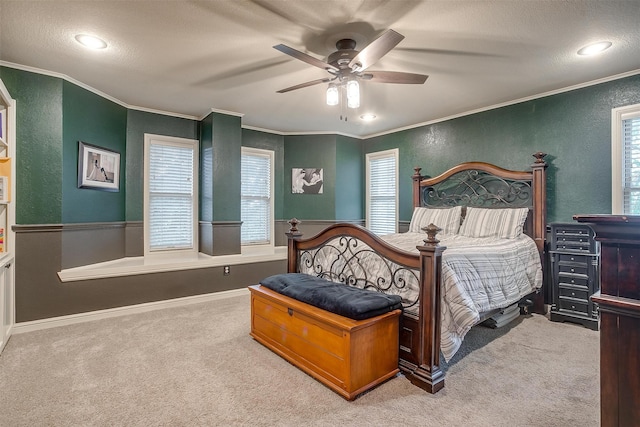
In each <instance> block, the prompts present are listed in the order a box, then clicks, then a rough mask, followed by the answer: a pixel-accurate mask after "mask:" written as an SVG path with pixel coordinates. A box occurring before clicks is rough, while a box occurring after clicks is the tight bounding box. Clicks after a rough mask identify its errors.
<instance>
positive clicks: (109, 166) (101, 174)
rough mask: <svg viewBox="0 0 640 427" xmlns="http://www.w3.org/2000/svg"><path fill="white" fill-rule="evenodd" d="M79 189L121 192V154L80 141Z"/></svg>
mask: <svg viewBox="0 0 640 427" xmlns="http://www.w3.org/2000/svg"><path fill="white" fill-rule="evenodd" d="M78 188H89V189H93V190H102V191H120V153H118V152H117V151H112V150H109V149H106V148H101V147H97V146H95V145H90V144H87V143H85V142H82V141H78Z"/></svg>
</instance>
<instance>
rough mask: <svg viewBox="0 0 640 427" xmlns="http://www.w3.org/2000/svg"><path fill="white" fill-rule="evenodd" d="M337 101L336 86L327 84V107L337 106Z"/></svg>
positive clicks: (338, 96)
mask: <svg viewBox="0 0 640 427" xmlns="http://www.w3.org/2000/svg"><path fill="white" fill-rule="evenodd" d="M339 99H340V94H339V93H338V86H336V85H335V84H334V83H329V87H328V88H327V105H338V101H339Z"/></svg>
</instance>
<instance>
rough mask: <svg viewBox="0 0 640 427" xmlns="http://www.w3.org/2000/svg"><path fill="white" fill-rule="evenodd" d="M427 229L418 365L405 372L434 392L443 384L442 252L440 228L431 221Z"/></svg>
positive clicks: (422, 248) (422, 255)
mask: <svg viewBox="0 0 640 427" xmlns="http://www.w3.org/2000/svg"><path fill="white" fill-rule="evenodd" d="M423 230H424V231H426V233H427V238H426V239H425V240H424V246H418V247H417V248H418V250H419V251H420V265H421V271H422V277H421V278H420V281H421V283H420V286H421V291H420V292H421V300H422V303H421V304H420V308H419V314H418V316H419V322H420V330H421V331H422V333H421V334H420V343H419V344H418V348H417V350H418V354H417V366H416V368H415V369H413V370H412V371H410V372H405V376H406V377H407V378H408V379H409V381H411V383H412V384H414V385H416V386H418V387H420V388H421V389H423V390H426V391H428V392H429V393H436V392H438V391H439V390H440V389H442V388H443V387H444V373H443V372H442V370H440V324H441V322H442V319H441V315H440V313H441V309H440V301H441V296H440V280H441V272H442V271H441V270H442V252H443V251H444V250H445V249H446V247H444V246H439V245H438V243H439V242H440V241H439V240H438V239H436V237H435V236H436V233H438V232H439V231H440V230H441V229H440V228H438V227H437V226H435V225H433V224H429V226H427V227H424V228H423Z"/></svg>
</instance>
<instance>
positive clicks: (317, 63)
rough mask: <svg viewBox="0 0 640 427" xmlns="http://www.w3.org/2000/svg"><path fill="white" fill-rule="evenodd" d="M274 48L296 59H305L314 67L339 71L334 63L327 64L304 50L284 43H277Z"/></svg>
mask: <svg viewBox="0 0 640 427" xmlns="http://www.w3.org/2000/svg"><path fill="white" fill-rule="evenodd" d="M273 48H274V49H276V50H279V51H280V52H282V53H285V54H287V55H289V56H292V57H294V58H296V59H299V60H300V61H304V62H306V63H307V64H311V65H313V66H314V67H318V68H322V69H323V70H327V71H328V70H333V71H338V69H337V68H336V67H334V66H333V65H331V64H327V63H326V62H324V61H321V60H319V59H317V58H314V57H313V56H311V55H307V54H306V53H304V52H300V51H299V50H295V49H294V48H292V47H289V46H286V45H283V44H278V45H275V46H274V47H273Z"/></svg>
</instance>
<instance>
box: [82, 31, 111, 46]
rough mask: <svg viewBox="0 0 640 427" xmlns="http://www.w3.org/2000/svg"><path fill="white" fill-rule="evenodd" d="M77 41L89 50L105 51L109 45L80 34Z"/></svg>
mask: <svg viewBox="0 0 640 427" xmlns="http://www.w3.org/2000/svg"><path fill="white" fill-rule="evenodd" d="M76 41H77V42H78V43H80V44H81V45H83V46H86V47H88V48H89V49H104V48H105V47H107V43H106V42H105V41H104V40H102V39H99V38H98V37H95V36H90V35H88V34H78V35H77V36H76Z"/></svg>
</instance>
